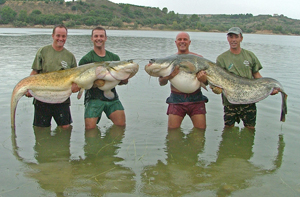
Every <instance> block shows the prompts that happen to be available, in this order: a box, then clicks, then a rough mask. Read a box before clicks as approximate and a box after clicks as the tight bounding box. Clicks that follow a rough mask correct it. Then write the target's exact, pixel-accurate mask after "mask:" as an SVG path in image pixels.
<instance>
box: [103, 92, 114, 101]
mask: <svg viewBox="0 0 300 197" xmlns="http://www.w3.org/2000/svg"><path fill="white" fill-rule="evenodd" d="M104 96H105V97H106V98H108V99H113V98H114V97H115V94H114V93H113V92H112V91H111V90H108V91H104Z"/></svg>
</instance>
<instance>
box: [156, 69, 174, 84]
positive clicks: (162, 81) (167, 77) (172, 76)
mask: <svg viewBox="0 0 300 197" xmlns="http://www.w3.org/2000/svg"><path fill="white" fill-rule="evenodd" d="M178 73H179V66H176V67H175V68H174V70H173V72H172V73H171V74H170V75H169V76H166V77H159V78H158V80H159V85H161V86H164V85H166V84H167V83H168V81H169V80H170V79H173V78H174V77H175V76H176V75H177V74H178Z"/></svg>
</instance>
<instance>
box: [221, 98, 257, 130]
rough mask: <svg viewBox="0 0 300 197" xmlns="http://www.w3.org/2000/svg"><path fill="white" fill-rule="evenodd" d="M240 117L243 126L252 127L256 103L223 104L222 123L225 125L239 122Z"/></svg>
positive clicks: (254, 119) (254, 120)
mask: <svg viewBox="0 0 300 197" xmlns="http://www.w3.org/2000/svg"><path fill="white" fill-rule="evenodd" d="M240 119H242V121H243V123H244V126H251V127H254V126H255V124H256V105H255V103H252V104H246V105H227V106H224V123H225V125H226V126H231V125H234V123H235V122H237V123H240Z"/></svg>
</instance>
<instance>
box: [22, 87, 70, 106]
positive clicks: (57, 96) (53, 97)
mask: <svg viewBox="0 0 300 197" xmlns="http://www.w3.org/2000/svg"><path fill="white" fill-rule="evenodd" d="M28 91H29V93H30V94H31V95H32V96H33V97H34V98H35V99H37V100H39V101H42V102H44V103H63V102H64V101H66V100H67V99H68V98H69V97H70V96H71V94H72V91H71V89H67V90H64V91H62V90H61V91H52V90H39V91H32V90H28Z"/></svg>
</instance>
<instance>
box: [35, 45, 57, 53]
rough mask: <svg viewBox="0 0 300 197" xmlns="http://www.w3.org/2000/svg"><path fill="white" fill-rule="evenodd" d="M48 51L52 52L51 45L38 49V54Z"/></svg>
mask: <svg viewBox="0 0 300 197" xmlns="http://www.w3.org/2000/svg"><path fill="white" fill-rule="evenodd" d="M49 50H54V49H53V47H52V45H46V46H42V47H40V48H39V49H38V51H39V52H41V51H49Z"/></svg>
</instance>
